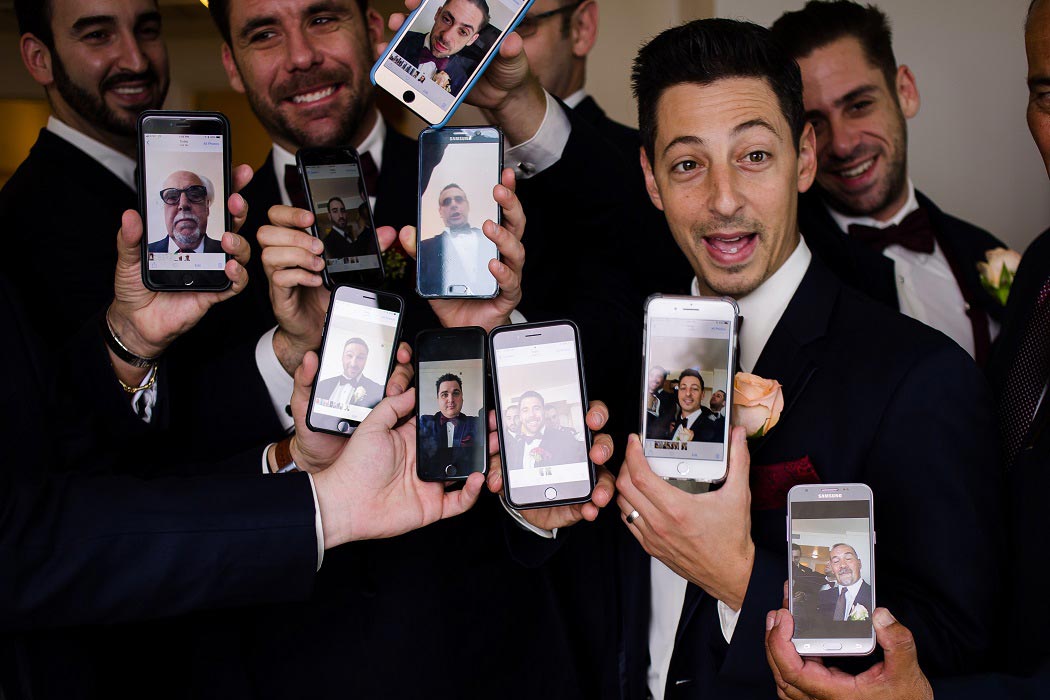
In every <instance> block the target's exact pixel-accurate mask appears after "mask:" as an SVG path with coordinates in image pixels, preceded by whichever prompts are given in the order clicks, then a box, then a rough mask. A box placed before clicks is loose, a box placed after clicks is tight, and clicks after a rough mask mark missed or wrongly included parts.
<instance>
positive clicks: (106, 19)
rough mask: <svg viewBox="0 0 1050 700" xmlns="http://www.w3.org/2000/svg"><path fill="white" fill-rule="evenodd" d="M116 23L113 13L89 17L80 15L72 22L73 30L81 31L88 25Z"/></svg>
mask: <svg viewBox="0 0 1050 700" xmlns="http://www.w3.org/2000/svg"><path fill="white" fill-rule="evenodd" d="M116 23H117V18H116V17H114V16H113V15H91V16H89V17H81V18H80V19H78V20H77V21H76V22H74V23H73V27H72V29H73V32H74V33H75V32H81V31H83V30H85V29H87V28H88V27H95V26H98V25H100V24H108V25H113V24H116Z"/></svg>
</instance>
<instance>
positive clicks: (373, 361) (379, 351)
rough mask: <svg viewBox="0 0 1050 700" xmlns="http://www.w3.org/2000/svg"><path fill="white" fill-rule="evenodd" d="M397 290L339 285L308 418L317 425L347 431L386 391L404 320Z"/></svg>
mask: <svg viewBox="0 0 1050 700" xmlns="http://www.w3.org/2000/svg"><path fill="white" fill-rule="evenodd" d="M401 307H402V304H401V299H400V297H397V296H396V295H393V294H383V293H379V292H370V291H367V290H363V289H357V288H355V287H345V286H344V287H337V288H336V290H335V292H333V294H332V302H331V306H330V307H329V310H328V322H327V324H326V325H325V332H324V340H323V342H322V345H321V367H320V369H319V371H318V373H317V380H316V381H315V382H314V389H313V394H312V396H311V397H310V413H309V415H308V416H307V421H308V423H309V425H310V427H311V428H313V429H315V430H327V431H330V432H337V433H348V432H350V429H351V428H353V427H355V426H357V424H358V423H360V422H361V421H363V420H364V419H365V418H366V417H368V414H369V413H371V412H372V409H373V408H375V406H376V404H378V403H379V402H380V401H381V400H382V399H383V396H384V395H385V393H386V382H387V379H388V378H389V376H390V372H391V370H392V369H393V364H394V355H395V352H396V350H397V336H398V331H399V330H400V321H401Z"/></svg>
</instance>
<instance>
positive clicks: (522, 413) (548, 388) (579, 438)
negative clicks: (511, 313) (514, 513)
mask: <svg viewBox="0 0 1050 700" xmlns="http://www.w3.org/2000/svg"><path fill="white" fill-rule="evenodd" d="M489 356H490V358H491V363H492V377H493V385H494V388H495V398H496V417H497V425H498V431H497V432H498V435H499V447H500V456H501V458H502V463H503V486H504V496H505V497H506V500H507V503H508V504H509V505H510V506H511V507H512V508H517V509H523V508H544V507H547V506H553V505H564V504H568V503H582V502H584V501H586V500H588V499H589V498H590V497H591V491H593V490H594V479H595V476H594V465H592V464H591V462H590V459H589V458H588V455H587V452H588V450H589V449H590V444H591V435H590V431H589V430H588V429H587V424H586V423H585V422H584V415H585V413H586V411H587V391H586V389H585V387H584V381H583V379H584V374H583V359H582V358H583V354H582V353H581V351H580V335H579V331H578V329H577V328H576V325H575V324H574V323H572V322H571V321H554V322H551V323H529V324H519V325H513V326H500V327H499V328H496V329H494V330H493V331H492V333H491V335H490V336H489ZM515 414H516V415H517V420H512V419H511V418H510V416H511V415H515Z"/></svg>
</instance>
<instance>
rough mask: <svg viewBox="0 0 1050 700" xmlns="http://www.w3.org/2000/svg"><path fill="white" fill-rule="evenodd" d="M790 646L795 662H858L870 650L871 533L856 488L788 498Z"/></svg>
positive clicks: (866, 504) (866, 495)
mask: <svg viewBox="0 0 1050 700" xmlns="http://www.w3.org/2000/svg"><path fill="white" fill-rule="evenodd" d="M787 507H788V530H787V531H788V537H789V542H790V547H789V551H790V553H791V564H790V565H789V569H788V571H789V574H788V582H789V588H788V590H789V591H791V595H790V596H788V605H789V607H790V609H791V614H792V615H793V616H794V618H795V633H794V634H793V635H792V637H791V641H792V642H794V643H795V649H797V650H798V653H799V654H802V655H804V656H805V655H810V656H863V655H864V654H870V653H871V652H872V651H873V650H874V649H875V628H874V627H873V626H872V622H871V615H872V612H874V610H875V527H874V520H873V515H872V497H871V489H870V488H868V487H867V486H866V485H864V484H810V485H805V486H795V487H793V488H792V489H791V490H790V491H788V502H787Z"/></svg>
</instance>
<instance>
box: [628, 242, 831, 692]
mask: <svg viewBox="0 0 1050 700" xmlns="http://www.w3.org/2000/svg"><path fill="white" fill-rule="evenodd" d="M812 258H813V255H812V254H811V253H810V252H809V248H808V247H807V246H806V243H805V241H804V240H801V239H800V240H799V243H798V246H797V247H796V248H795V251H794V252H793V253H792V254H791V255H790V256H789V257H788V259H787V260H786V261H785V262H784V264H783V265H781V266H780V269H779V270H777V271H776V272H774V273H773V274H772V275H771V276H770V278H769V279H767V280H766V281H765V282H763V283H762V284H761V286H759V287H758V288H757V289H755V290H754V291H753V292H751V293H750V294H748V295H746V296H743V297H740V298H739V299H737V300H736V301H737V305H738V306H739V307H740V315H741V316H742V317H743V323H742V324H741V326H740V358H739V360H740V369H741V370H742V371H744V372H751V371H752V370H753V369H754V368H755V364H756V363H757V362H758V358H759V355H761V354H762V349H763V348H764V347H765V346H766V342H767V341H769V336H770V335H772V334H773V329H774V328H776V325H777V323H779V322H780V317H781V316H783V315H784V311H785V310H786V309H787V307H788V304H789V303H790V302H791V299H792V297H794V296H795V291H796V290H797V289H798V286H799V284H801V283H802V278H803V277H804V276H805V274H806V270H808V269H809V263H810V260H812ZM692 294H693V295H694V296H699V294H700V288H699V283H698V282H697V280H696V279H695V278H694V279H693V286H692ZM772 378H774V379H775V377H772ZM649 574H650V583H651V585H650V616H649V673H648V679H649V692H650V693H651V694H652V696H653V700H663V697H664V687H665V686H666V685H667V670H668V667H669V666H670V663H671V654H672V652H673V651H674V638H675V633H676V631H677V630H678V621H679V619H680V618H681V616H682V605H683V604H684V603H685V589H686V584H687V582H686V580H685V579H683V578H682V577H681V576H679V575H678V574H676V573H675V572H673V571H671V570H670V569H669V568H667V567H666V566H664V565H663V564H662V563H661V562H659V561H658V560H656V559H653V561H652V564H651V565H650V569H649ZM739 615H740V611H739V610H733V609H731V608H730V607H729V606H728V605H726V604H725V603H723V602H722V601H718V619H719V622H720V624H721V627H722V636H723V637H725V640H726V642H727V643H730V642H732V641H733V631H734V630H735V629H736V622H737V618H738V617H739Z"/></svg>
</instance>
